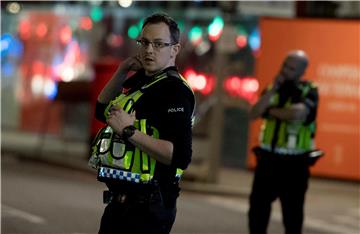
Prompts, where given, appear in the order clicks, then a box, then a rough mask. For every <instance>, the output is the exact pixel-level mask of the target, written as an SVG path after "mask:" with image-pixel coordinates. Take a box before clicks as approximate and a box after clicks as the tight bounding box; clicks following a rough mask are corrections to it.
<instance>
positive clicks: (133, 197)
mask: <svg viewBox="0 0 360 234" xmlns="http://www.w3.org/2000/svg"><path fill="white" fill-rule="evenodd" d="M154 200H162V196H161V193H160V190H154V191H151V192H149V191H146V192H140V193H133V192H114V191H109V190H105V191H104V192H103V202H104V204H108V203H110V202H111V203H133V204H148V203H149V202H150V201H154Z"/></svg>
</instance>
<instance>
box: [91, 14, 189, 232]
mask: <svg viewBox="0 0 360 234" xmlns="http://www.w3.org/2000/svg"><path fill="white" fill-rule="evenodd" d="M179 38H180V32H179V28H178V25H177V23H176V22H175V21H174V20H173V19H172V18H170V17H169V16H167V15H165V14H154V15H151V16H149V17H148V18H147V19H145V21H144V24H143V27H142V32H141V35H140V38H139V40H137V43H138V45H139V54H138V55H137V56H135V57H130V58H128V59H127V60H125V61H124V62H123V63H122V64H121V65H120V67H119V68H118V70H117V71H116V73H115V74H114V75H113V77H112V79H111V80H110V81H109V82H108V83H107V84H106V86H105V87H104V89H103V90H102V91H101V93H100V95H99V97H98V103H97V109H96V113H97V118H98V119H100V120H102V121H106V122H107V124H108V125H107V126H106V127H104V128H103V129H101V130H100V132H99V133H98V135H97V138H96V139H95V141H94V144H93V148H92V150H93V151H92V152H93V153H92V157H91V159H90V164H91V165H92V166H94V167H95V168H97V169H98V171H99V172H98V179H99V180H100V181H102V182H105V183H106V185H107V186H108V188H109V191H105V192H104V202H105V203H109V204H108V205H107V207H106V208H105V211H104V214H103V216H102V220H101V226H100V231H99V233H169V232H170V230H171V228H172V225H173V223H174V221H175V215H176V199H177V197H178V195H179V190H180V189H179V186H178V182H179V179H180V177H181V175H182V172H183V170H184V169H186V168H187V166H188V164H189V163H190V161H191V154H192V149H191V141H192V139H191V135H192V133H191V127H192V114H193V109H194V105H195V101H194V95H193V93H192V91H191V89H190V88H189V87H188V85H187V83H186V82H185V81H184V79H183V78H182V77H181V75H180V74H179V73H178V71H177V68H176V67H175V59H176V56H177V54H178V53H179V51H180V44H179ZM130 71H136V73H135V74H134V75H132V76H131V77H129V78H128V79H126V77H127V75H128V73H129V72H130ZM121 90H122V92H120V91H121Z"/></svg>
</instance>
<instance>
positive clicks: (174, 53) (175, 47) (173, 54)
mask: <svg viewBox="0 0 360 234" xmlns="http://www.w3.org/2000/svg"><path fill="white" fill-rule="evenodd" d="M180 49H181V45H180V43H177V44H175V45H172V46H171V55H170V57H171V58H174V57H176V56H177V55H178V53H179V52H180Z"/></svg>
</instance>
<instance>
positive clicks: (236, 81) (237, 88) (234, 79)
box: [223, 76, 259, 103]
mask: <svg viewBox="0 0 360 234" xmlns="http://www.w3.org/2000/svg"><path fill="white" fill-rule="evenodd" d="M223 85H224V89H225V91H226V93H227V94H228V95H229V96H232V97H240V98H244V99H245V100H247V101H249V102H250V103H254V102H255V101H256V99H257V96H256V95H257V91H258V89H259V82H258V81H257V79H256V78H253V77H245V78H240V77H238V76H231V77H229V78H227V79H225V81H224V83H223Z"/></svg>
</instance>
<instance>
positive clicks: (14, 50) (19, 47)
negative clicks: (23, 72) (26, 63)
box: [1, 33, 24, 58]
mask: <svg viewBox="0 0 360 234" xmlns="http://www.w3.org/2000/svg"><path fill="white" fill-rule="evenodd" d="M23 48H24V47H23V44H22V42H21V41H19V40H17V39H16V38H14V37H13V36H12V35H11V34H9V33H5V34H3V35H1V57H2V58H3V57H5V56H8V55H9V56H13V57H16V58H19V57H21V55H22V54H23Z"/></svg>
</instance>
